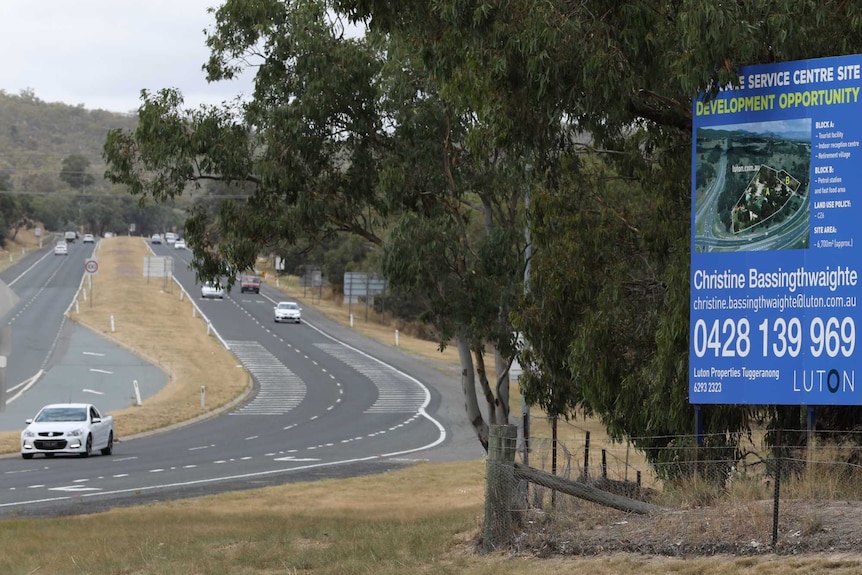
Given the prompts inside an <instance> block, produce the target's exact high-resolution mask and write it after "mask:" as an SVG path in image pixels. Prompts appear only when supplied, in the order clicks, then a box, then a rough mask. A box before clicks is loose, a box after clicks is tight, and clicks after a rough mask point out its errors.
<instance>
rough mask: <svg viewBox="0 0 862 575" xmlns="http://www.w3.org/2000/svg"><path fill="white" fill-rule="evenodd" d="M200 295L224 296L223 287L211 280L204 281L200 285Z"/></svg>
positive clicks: (219, 297)
mask: <svg viewBox="0 0 862 575" xmlns="http://www.w3.org/2000/svg"><path fill="white" fill-rule="evenodd" d="M201 297H202V298H204V299H206V298H218V299H223V298H224V288H223V287H221V286H220V285H219V286H217V285H216V284H215V283H213V282H206V283H204V285H202V286H201Z"/></svg>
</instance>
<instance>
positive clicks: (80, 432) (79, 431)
mask: <svg viewBox="0 0 862 575" xmlns="http://www.w3.org/2000/svg"><path fill="white" fill-rule="evenodd" d="M66 435H68V436H69V437H78V436H79V435H84V430H83V429H73V430H72V431H70V432H68V433H67V434H66Z"/></svg>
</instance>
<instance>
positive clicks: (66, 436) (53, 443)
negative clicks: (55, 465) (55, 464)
mask: <svg viewBox="0 0 862 575" xmlns="http://www.w3.org/2000/svg"><path fill="white" fill-rule="evenodd" d="M26 423H27V427H26V428H24V431H22V432H21V457H23V458H24V459H31V458H32V457H33V456H34V455H35V454H37V453H42V454H44V455H45V457H53V456H54V455H56V454H58V453H64V454H70V455H78V456H81V457H89V456H90V455H91V454H92V452H93V450H95V449H98V450H99V451H101V452H102V455H110V454H111V453H113V450H114V418H113V417H111V416H110V415H102V413H100V412H99V410H98V409H96V406H94V405H92V404H89V403H55V404H51V405H46V406H45V407H43V408H42V409H40V410H39V413H37V414H36V417H34V418H32V419H27V420H26Z"/></svg>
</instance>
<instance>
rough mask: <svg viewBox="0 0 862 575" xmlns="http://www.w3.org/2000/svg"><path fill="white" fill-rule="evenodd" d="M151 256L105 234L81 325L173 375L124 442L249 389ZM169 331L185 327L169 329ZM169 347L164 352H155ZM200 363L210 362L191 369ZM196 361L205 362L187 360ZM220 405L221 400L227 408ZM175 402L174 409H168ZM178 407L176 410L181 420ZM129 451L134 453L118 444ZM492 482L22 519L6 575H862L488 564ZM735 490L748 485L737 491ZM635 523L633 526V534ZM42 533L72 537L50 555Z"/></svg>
mask: <svg viewBox="0 0 862 575" xmlns="http://www.w3.org/2000/svg"><path fill="white" fill-rule="evenodd" d="M25 237H26V236H25ZM25 249H27V248H25ZM147 253H148V251H147V246H146V241H145V240H143V239H141V238H135V237H118V238H112V239H110V240H103V241H101V243H100V244H99V251H98V253H97V257H98V258H99V261H100V268H99V274H97V275H96V276H95V277H94V290H95V295H96V297H95V299H94V303H93V306H92V307H90V306H89V304H88V302H87V301H86V300H81V301H79V306H78V312H76V313H74V314H73V317H72V318H71V320H72V321H81V322H86V323H87V325H90V326H91V327H92V328H93V329H94V330H96V331H98V332H100V333H103V334H105V335H106V336H107V337H111V338H113V339H114V340H115V341H117V342H119V343H121V344H122V345H127V346H129V347H130V348H132V349H136V350H137V351H138V352H139V353H143V354H144V355H145V356H146V357H148V358H149V359H150V360H152V361H154V362H156V363H157V365H160V366H161V367H162V368H163V369H165V370H166V372H169V373H170V374H171V381H170V383H169V385H168V387H166V388H165V390H163V392H161V393H159V394H157V395H156V396H154V397H153V398H151V399H149V400H147V401H145V402H144V406H142V407H129V408H128V409H126V410H122V411H120V412H118V413H116V414H115V415H116V417H117V426H118V430H121V431H120V439H121V440H122V439H123V438H124V437H127V436H128V435H130V434H133V433H135V432H137V431H142V430H145V429H154V428H157V427H161V426H163V425H166V424H170V423H176V422H177V421H178V420H179V419H190V418H194V417H196V416H198V415H199V411H200V405H199V395H198V391H199V385H200V382H201V381H207V382H208V384H207V385H208V386H210V387H208V390H209V391H208V398H210V399H211V400H212V401H213V403H212V404H211V405H209V406H208V407H209V408H210V409H212V408H215V407H216V405H217V404H218V403H222V404H225V403H229V402H230V401H231V400H232V399H235V398H236V397H238V396H240V395H241V394H242V393H243V390H244V389H245V386H246V385H247V383H248V381H247V375H246V374H245V373H244V372H243V370H241V369H240V368H237V367H236V365H237V362H236V361H235V360H234V359H233V358H232V357H231V356H230V354H228V353H227V352H225V351H224V350H223V348H222V347H221V345H220V344H219V343H218V342H217V340H216V339H215V338H214V337H212V336H207V335H206V327H205V325H203V322H202V321H201V320H200V318H194V317H192V313H191V309H190V304H189V302H188V300H187V299H183V300H181V299H180V295H179V293H180V292H179V290H178V289H177V288H176V287H174V288H173V289H165V286H164V284H163V283H161V282H156V281H152V280H150V282H147V280H146V279H145V278H143V277H142V275H141V274H140V270H139V268H138V266H137V264H136V263H135V262H140V261H141V260H142V258H143V256H144V255H146V254H147ZM267 276H268V279H267V280H266V281H267V283H270V284H277V285H278V287H279V288H282V289H283V291H285V293H287V294H290V295H288V296H286V297H290V298H293V297H296V298H297V299H299V300H300V301H303V305H312V302H311V299H310V298H303V296H304V295H307V294H303V293H301V291H302V288H300V287H299V286H297V285H296V284H295V283H292V282H293V280H290V279H289V278H279V279H278V281H276V280H275V279H274V278H273V277H272V274H271V273H270V274H267ZM129 295H132V296H133V297H132V298H129ZM144 298H146V299H144ZM128 299H133V300H134V301H135V302H136V303H137V304H140V302H143V301H146V302H147V306H146V311H145V310H144V306H141V305H134V306H130V307H124V302H125V301H126V300H128ZM313 305H314V306H315V307H318V309H321V311H323V312H324V313H327V315H329V316H330V317H332V318H333V319H336V321H340V322H342V323H345V324H348V323H349V316H348V314H347V312H346V310H345V309H344V308H343V307H342V306H340V305H338V304H337V303H336V302H335V301H333V300H331V299H327V298H323V299H322V300H320V301H315V303H314V304H313ZM154 310H155V311H154ZM156 314H158V316H159V317H158V318H155V319H154V318H152V317H151V318H147V317H145V316H148V315H149V316H154V315H156ZM110 315H114V320H115V328H116V329H115V331H114V332H111V331H110V327H109V326H110ZM167 318H170V320H168V319H167ZM132 325H135V326H136V327H134V328H132V327H131V326H132ZM354 328H355V329H357V330H358V331H362V332H364V333H366V334H367V335H369V336H371V337H379V338H381V341H387V339H386V338H389V337H394V330H393V328H392V326H391V325H386V324H383V323H377V322H369V323H367V324H366V323H365V322H364V321H354ZM166 329H167V330H173V331H171V333H168V334H167V335H165V333H166V332H165V330H166ZM163 336H164V337H165V339H163ZM159 341H162V342H163V343H159V344H154V343H152V342H159ZM181 341H187V342H189V344H188V345H189V346H191V347H189V348H185V347H180V348H177V349H176V350H173V349H169V348H176V345H178V344H179V342H181ZM164 342H169V343H170V345H165V344H164ZM390 343H393V345H394V342H390ZM400 343H401V345H402V347H403V349H404V351H405V352H406V353H413V354H416V355H420V356H427V357H428V358H429V359H432V360H433V361H435V362H437V365H438V366H439V367H440V369H443V370H444V371H449V372H451V370H452V369H453V366H455V365H457V364H456V363H455V362H456V361H457V360H456V358H453V357H452V355H451V353H452V352H451V351H449V352H444V353H441V352H440V351H439V349H438V348H437V346H436V345H435V344H434V342H427V341H421V340H418V339H416V338H413V337H411V336H410V335H409V334H407V333H405V334H403V335H402V336H401V339H400ZM222 356H224V357H222ZM195 357H201V358H204V359H205V361H202V362H197V361H194V358H195ZM189 358H191V359H192V361H186V360H187V359H189ZM455 369H456V371H457V368H455ZM210 370H211V371H210ZM226 374H227V377H225V375H226ZM454 381H455V380H453V382H454ZM219 389H220V391H219ZM214 396H215V397H221V399H220V400H219V401H216V399H215V397H214ZM130 402H131V399H130ZM167 405H170V406H171V409H170V410H167V409H165V408H166V406H167ZM168 411H170V412H178V413H179V415H178V416H168V415H167V412H168ZM534 415H536V416H537V417H536V419H535V421H536V423H537V425H536V427H535V429H536V433H537V434H538V435H541V436H544V437H549V435H550V434H549V430H548V428H547V427H544V426H543V424H542V423H541V422H542V417H541V414H534ZM582 425H583V427H582V428H580V429H585V428H586V429H591V430H592V431H593V438H594V441H596V446H597V447H598V446H603V445H608V443H607V436H606V435H603V434H602V433H601V426H600V425H598V423H597V422H595V421H593V420H589V421H583V422H582ZM4 435H11V437H10V438H6V437H4V438H3V440H4V442H5V443H3V446H4V450H7V449H6V448H7V447H9V449H8V450H12V451H15V450H17V441H18V434H17V433H16V434H4ZM118 449H122V446H121V444H120V445H119V446H118ZM484 473H485V468H484V462H483V461H473V462H465V463H434V464H432V463H419V464H416V465H414V466H411V467H408V468H405V469H401V470H398V471H392V472H388V473H385V474H382V475H376V476H368V477H358V478H352V479H346V480H322V481H317V482H303V483H294V484H288V485H284V486H279V487H270V488H265V489H259V490H249V491H243V492H236V493H228V494H222V495H217V496H208V497H201V498H193V499H186V500H179V501H173V502H165V503H158V504H148V505H146V506H141V507H137V508H121V509H114V510H111V511H108V512H103V513H98V514H94V515H87V514H82V515H78V516H75V517H59V518H54V519H26V518H15V517H12V518H9V519H5V520H3V521H2V522H0V533H2V541H3V544H4V547H5V548H7V549H15V550H16V552H15V553H7V554H3V555H2V557H0V573H4V574H5V573H8V574H10V575H19V574H20V575H24V574H31V573H47V574H57V575H67V574H91V573H92V574H95V573H98V574H100V575H101V574H131V573H142V574H143V573H146V574H147V575H150V574H165V575H168V574H169V575H174V574H176V575H179V574H187V573H196V574H202V575H205V574H213V575H216V574H218V575H221V574H223V573H231V574H240V575H244V574H248V575H264V574H266V575H269V574H275V573H298V572H305V573H312V574H321V575H324V574H349V573H357V574H359V573H381V574H384V575H385V574H389V573H391V574H396V573H397V574H401V573H405V572H411V573H412V572H419V573H443V574H445V573H451V574H458V575H461V574H464V575H479V574H482V575H485V574H491V573H495V574H499V573H502V574H506V573H512V574H515V573H518V574H527V575H534V574H535V575H544V574H545V573H547V572H548V571H551V572H572V571H582V570H588V571H590V572H592V573H594V574H595V575H618V574H623V573H627V572H629V571H631V570H632V569H638V570H639V571H640V572H641V573H644V574H645V575H652V574H659V573H669V572H673V573H678V574H680V575H689V574H691V575H694V574H701V575H713V574H716V575H717V574H719V573H726V572H728V570H731V571H732V572H734V573H741V574H747V573H752V574H753V573H766V574H769V573H776V574H778V573H781V574H785V573H786V574H791V575H794V574H797V573H799V574H801V573H811V572H821V571H822V570H828V571H829V572H830V573H833V574H835V575H843V574H845V573H847V574H849V573H855V572H858V569H860V567H862V564H860V562H859V560H858V559H857V558H855V557H852V556H828V555H827V556H808V557H794V558H790V559H785V558H780V557H777V556H769V555H767V556H760V557H735V558H734V557H730V556H719V557H711V558H687V559H675V558H669V557H658V556H651V555H641V554H630V553H619V552H615V553H613V554H611V555H609V556H603V557H582V556H571V555H569V556H566V555H567V554H565V553H564V554H562V556H561V555H560V554H559V553H550V552H549V553H547V554H546V553H543V552H542V551H541V549H542V547H535V546H534V544H535V543H536V542H537V541H540V539H536V538H535V534H536V532H535V531H534V532H533V535H532V536H526V532H525V538H524V539H523V540H522V544H521V547H520V549H518V548H515V549H510V550H506V551H505V552H500V553H492V554H490V555H483V554H481V553H479V552H478V550H477V544H478V543H479V538H480V534H481V527H482V525H481V523H482V517H483V502H484V481H485V478H484ZM736 489H738V490H739V489H743V487H742V485H741V484H740V486H738V487H737V488H736ZM675 493H676V496H677V497H683V498H685V499H686V501H687V503H686V502H684V503H682V504H681V505H682V506H684V507H699V506H700V505H702V504H703V502H704V501H706V500H707V499H710V500H714V498H715V497H717V496H719V495H720V494H716V493H711V494H710V493H706V492H705V491H704V486H702V485H701V486H696V485H692V486H689V487H685V486H680V489H679V490H678V491H676V492H675ZM764 496H765V495H764V492H763V488H762V486H761V488H760V489H755V490H752V494H751V496H750V497H749V498H747V499H745V500H746V501H748V502H749V503H745V504H743V506H742V507H733V506H730V507H722V508H720V509H721V510H723V511H722V513H724V514H725V516H726V517H725V519H727V520H730V522H729V524H728V525H729V528H730V529H743V530H745V529H750V528H752V526H755V527H756V528H757V529H758V530H763V529H766V528H767V527H768V513H767V512H766V511H761V512H757V513H754V512H753V511H752V510H753V509H755V508H754V507H752V506H751V505H752V502H753V501H756V500H758V499H760V498H762V497H764ZM668 503H671V501H668ZM82 505H84V504H83V502H82ZM615 513H616V512H615ZM553 515H554V516H555V517H556V518H555V520H554V522H553V523H544V522H543V520H541V518H540V517H537V521H538V522H539V524H542V525H543V526H544V527H543V528H542V530H545V529H551V530H554V534H553V537H548V538H547V539H546V540H545V541H546V544H545V545H547V542H548V541H555V540H556V541H568V540H570V539H571V537H572V536H573V535H576V534H577V533H579V532H581V531H582V530H585V529H590V528H593V527H595V524H596V523H595V522H596V521H600V520H602V518H604V517H606V515H607V514H606V512H602V511H597V510H596V509H594V508H589V507H584V506H580V505H577V504H574V506H573V505H572V502H570V503H564V502H563V501H562V500H561V501H560V506H559V508H558V509H557V511H556V512H555V513H554V514H553ZM549 517H550V515H549ZM614 517H616V518H615V519H614V522H617V523H618V522H620V521H622V522H623V523H628V520H627V519H626V517H625V516H624V515H623V516H614ZM734 517H736V518H737V520H736V521H733V518H734ZM743 518H748V519H745V520H742V519H743ZM628 519H632V518H628ZM803 519H805V520H806V521H807V523H806V524H807V525H808V526H809V528H810V529H816V528H817V525H816V524H817V521H818V516H816V515H810V516H807V517H804V518H803ZM668 521H671V520H670V519H668V520H665V523H663V524H662V526H663V527H662V528H663V529H671V528H678V529H684V530H685V529H691V527H692V525H690V524H687V523H685V522H684V521H683V520H682V519H679V520H677V521H676V522H675V523H674V524H672V525H671V524H669V523H668ZM635 525H637V524H635V523H634V522H633V521H632V528H633V529H634V526H635ZM716 525H718V518H716ZM546 535H549V534H547V533H546ZM45 540H51V541H74V542H75V543H74V545H71V546H65V545H49V546H46V545H44V541H45ZM545 548H546V549H547V547H545ZM548 551H549V549H548Z"/></svg>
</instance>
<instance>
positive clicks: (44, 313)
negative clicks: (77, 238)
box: [0, 242, 167, 431]
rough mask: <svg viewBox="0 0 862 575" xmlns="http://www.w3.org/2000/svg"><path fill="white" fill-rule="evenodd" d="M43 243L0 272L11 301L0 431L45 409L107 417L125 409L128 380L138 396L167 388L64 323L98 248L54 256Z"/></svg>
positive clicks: (123, 353) (138, 362) (153, 374)
mask: <svg viewBox="0 0 862 575" xmlns="http://www.w3.org/2000/svg"><path fill="white" fill-rule="evenodd" d="M45 243H46V247H44V248H43V249H41V250H38V251H34V252H31V253H30V254H27V256H26V257H24V258H22V259H21V260H20V261H19V262H17V263H16V264H15V265H13V266H11V267H9V268H8V269H6V270H4V271H3V272H0V280H2V281H3V282H4V283H5V284H6V285H7V287H8V289H9V290H10V291H11V292H14V294H15V296H17V300H18V301H17V303H16V304H15V305H14V306H13V307H12V308H11V309H9V311H8V312H7V313H5V314H4V315H3V316H2V320H0V321H2V324H0V325H8V326H10V327H11V331H12V338H11V340H12V341H11V352H10V354H9V357H8V364H7V368H6V380H7V388H8V391H9V393H8V394H7V398H6V402H7V404H6V406H5V410H4V411H2V412H0V431H12V430H20V429H21V428H22V425H23V421H24V419H25V418H27V417H32V416H33V415H35V413H36V411H37V410H38V409H39V408H40V407H41V406H42V405H45V404H46V403H51V402H55V401H71V400H76V401H95V402H96V403H98V404H99V406H100V408H101V409H103V410H105V411H111V410H114V409H121V408H125V407H128V406H129V405H130V403H131V399H130V398H131V396H132V395H133V393H132V392H133V388H132V382H133V381H137V382H138V384H139V390H140V392H141V396H142V397H143V398H146V397H149V396H151V395H152V394H154V393H156V392H157V391H158V390H159V389H161V388H162V387H163V386H164V385H166V384H167V375H166V374H164V373H163V372H162V371H161V370H160V369H159V368H157V367H155V366H153V365H151V364H149V363H148V362H147V361H145V360H143V359H141V358H140V357H138V356H136V355H134V354H133V353H131V352H129V351H128V350H125V349H123V348H121V347H119V346H117V345H114V344H113V343H111V342H109V341H108V340H106V339H104V338H102V337H101V336H98V335H97V334H95V333H92V332H90V331H89V330H88V329H87V328H85V327H83V326H80V325H78V324H76V323H75V322H70V321H67V320H66V316H65V313H66V311H67V310H68V309H69V308H70V307H71V305H72V304H73V302H74V300H75V296H76V294H77V293H78V290H79V289H80V288H81V287H82V282H83V280H84V277H85V274H84V262H85V261H86V260H87V259H90V258H92V257H94V252H95V250H96V249H97V248H96V246H97V245H98V244H83V243H79V242H75V243H73V244H71V245H70V246H69V255H67V256H56V255H54V252H53V242H45ZM97 259H98V258H97ZM84 287H86V286H84ZM84 305H86V304H84Z"/></svg>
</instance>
